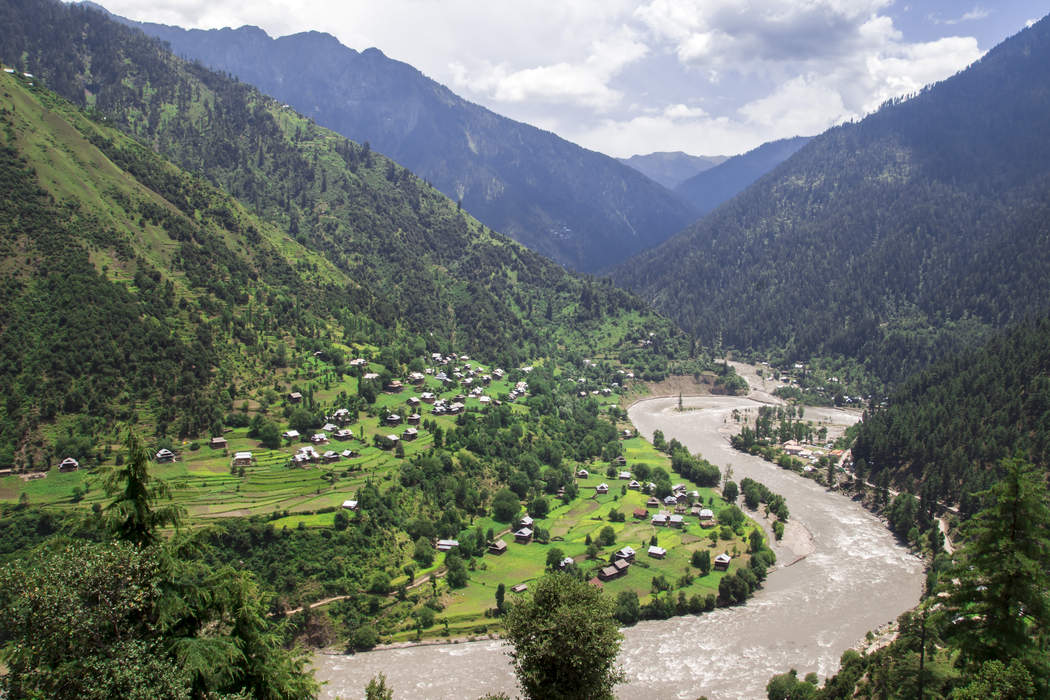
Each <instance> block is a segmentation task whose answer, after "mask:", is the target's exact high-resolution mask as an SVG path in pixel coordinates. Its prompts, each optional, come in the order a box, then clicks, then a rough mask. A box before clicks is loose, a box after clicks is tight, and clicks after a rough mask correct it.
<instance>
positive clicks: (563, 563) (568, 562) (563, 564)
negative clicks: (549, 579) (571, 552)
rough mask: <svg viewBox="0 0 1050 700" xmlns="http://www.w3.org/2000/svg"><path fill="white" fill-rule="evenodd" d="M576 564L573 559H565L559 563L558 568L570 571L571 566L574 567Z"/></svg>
mask: <svg viewBox="0 0 1050 700" xmlns="http://www.w3.org/2000/svg"><path fill="white" fill-rule="evenodd" d="M575 563H576V560H575V559H573V558H572V557H565V558H564V559H562V560H561V561H560V562H558V568H559V569H562V570H564V569H568V568H569V567H570V566H572V565H573V564H575Z"/></svg>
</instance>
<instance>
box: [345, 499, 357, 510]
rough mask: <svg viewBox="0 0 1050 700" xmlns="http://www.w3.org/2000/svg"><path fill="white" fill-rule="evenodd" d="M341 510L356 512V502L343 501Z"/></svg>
mask: <svg viewBox="0 0 1050 700" xmlns="http://www.w3.org/2000/svg"><path fill="white" fill-rule="evenodd" d="M343 508H346V509H347V510H349V511H354V512H356V511H357V501H343Z"/></svg>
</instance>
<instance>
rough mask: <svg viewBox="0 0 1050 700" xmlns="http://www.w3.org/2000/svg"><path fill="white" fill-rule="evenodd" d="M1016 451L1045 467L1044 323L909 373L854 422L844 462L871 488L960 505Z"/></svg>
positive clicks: (1047, 374) (1049, 379)
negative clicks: (882, 485)
mask: <svg viewBox="0 0 1050 700" xmlns="http://www.w3.org/2000/svg"><path fill="white" fill-rule="evenodd" d="M1018 451H1023V452H1024V454H1026V455H1027V457H1028V459H1030V460H1031V461H1032V462H1033V463H1035V464H1036V465H1037V466H1040V467H1042V468H1043V469H1047V468H1048V467H1050V321H1048V320H1046V319H1043V320H1040V321H1032V322H1027V323H1023V324H1021V325H1020V326H1018V327H1017V328H1014V329H1012V330H1011V331H1010V332H1009V333H1004V334H1003V335H1001V336H997V337H996V338H994V339H993V340H992V341H991V342H989V343H988V344H987V345H985V346H983V347H981V348H980V349H978V350H974V351H971V352H967V353H962V354H959V355H955V356H953V357H951V358H948V359H945V360H943V361H941V362H938V363H935V364H934V365H932V366H931V367H929V368H928V369H927V370H925V371H923V372H921V373H919V374H917V375H915V376H913V377H910V378H909V379H908V380H907V381H905V382H904V383H903V384H901V386H900V387H899V389H897V390H896V391H895V392H894V393H893V394H892V395H891V396H890V398H889V401H888V405H886V406H885V407H881V408H877V409H874V410H872V411H870V412H869V413H868V414H867V415H865V417H864V421H863V423H861V424H860V432H859V433H858V435H857V441H856V444H855V445H854V447H853V457H854V460H856V461H858V462H859V461H861V460H863V466H862V470H863V471H864V472H865V473H866V474H868V477H867V478H868V479H869V480H872V481H875V482H876V483H878V481H879V480H881V479H885V480H886V482H887V483H890V484H894V485H898V486H903V487H905V488H907V489H908V490H910V491H911V492H912V493H916V494H922V495H923V496H924V497H925V498H926V499H927V502H929V500H930V499H934V500H940V501H945V502H949V503H959V502H960V501H961V504H962V510H963V513H964V514H965V515H969V514H971V513H972V512H973V511H974V509H975V508H976V507H977V506H978V505H979V502H978V501H977V500H976V499H975V498H974V494H975V493H976V492H978V491H981V490H983V489H986V488H988V487H990V486H991V485H992V484H994V483H995V482H997V481H998V480H999V478H1000V476H1001V472H1000V469H999V464H1000V462H1001V461H1002V460H1003V459H1005V458H1007V457H1012V456H1013V455H1014V454H1015V453H1017V452H1018Z"/></svg>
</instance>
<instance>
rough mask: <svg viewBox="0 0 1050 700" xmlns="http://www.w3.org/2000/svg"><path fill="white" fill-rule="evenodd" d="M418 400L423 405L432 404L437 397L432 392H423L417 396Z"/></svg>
mask: <svg viewBox="0 0 1050 700" xmlns="http://www.w3.org/2000/svg"><path fill="white" fill-rule="evenodd" d="M419 400H420V401H422V402H423V403H434V402H435V401H437V396H436V395H435V394H433V393H432V392H429V391H424V392H423V393H422V394H420V395H419Z"/></svg>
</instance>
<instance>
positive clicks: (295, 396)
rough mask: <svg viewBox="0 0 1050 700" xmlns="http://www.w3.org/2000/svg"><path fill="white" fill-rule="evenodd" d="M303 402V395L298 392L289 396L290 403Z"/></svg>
mask: <svg viewBox="0 0 1050 700" xmlns="http://www.w3.org/2000/svg"><path fill="white" fill-rule="evenodd" d="M302 400H303V395H302V394H301V393H299V392H298V391H293V392H292V393H290V394H288V403H301V402H302Z"/></svg>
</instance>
